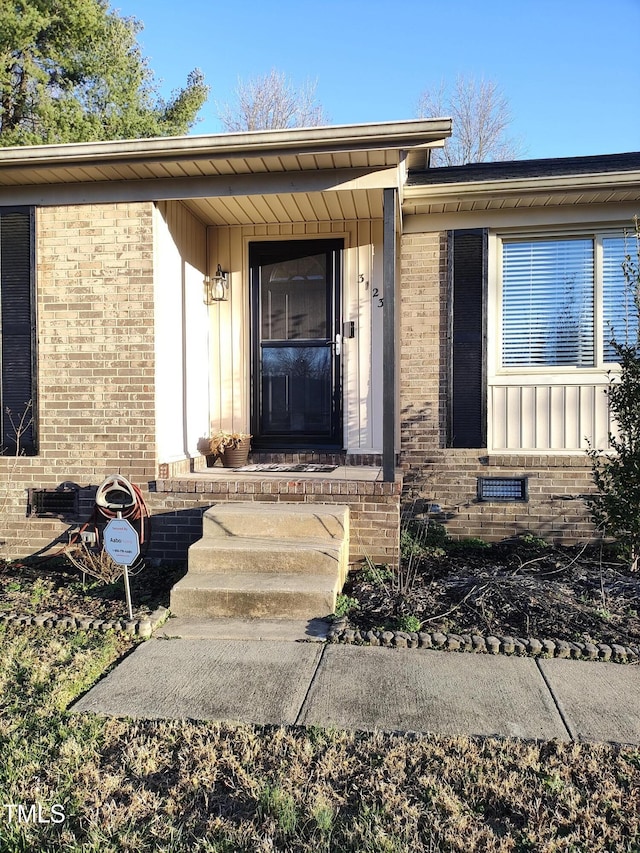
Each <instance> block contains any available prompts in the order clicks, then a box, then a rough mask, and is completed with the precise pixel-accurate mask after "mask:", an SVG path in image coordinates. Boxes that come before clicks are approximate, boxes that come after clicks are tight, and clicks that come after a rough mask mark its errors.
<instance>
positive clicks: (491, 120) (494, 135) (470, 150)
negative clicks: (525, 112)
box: [418, 76, 522, 166]
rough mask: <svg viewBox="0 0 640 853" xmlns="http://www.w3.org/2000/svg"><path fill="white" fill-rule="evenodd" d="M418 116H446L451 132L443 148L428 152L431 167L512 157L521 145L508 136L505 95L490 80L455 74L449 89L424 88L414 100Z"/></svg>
mask: <svg viewBox="0 0 640 853" xmlns="http://www.w3.org/2000/svg"><path fill="white" fill-rule="evenodd" d="M418 115H419V116H420V118H436V117H441V116H450V117H451V118H452V119H453V135H452V136H451V137H450V138H449V139H447V140H446V141H445V145H444V148H435V149H433V151H432V159H431V162H432V165H434V166H462V165H464V164H466V163H482V162H485V161H488V160H514V159H517V158H518V157H519V156H522V145H521V143H520V142H519V141H518V140H515V139H513V138H511V137H509V136H508V134H507V128H508V126H509V124H510V123H511V110H510V108H509V102H508V101H507V98H506V97H505V95H504V94H503V93H502V92H501V91H500V88H499V86H498V84H497V83H495V82H494V81H492V80H488V81H485V80H482V79H481V80H479V81H478V80H475V79H474V78H473V77H469V78H467V77H463V76H458V77H457V78H456V82H455V84H454V86H453V88H452V89H449V88H448V87H447V86H446V85H445V83H441V84H440V87H439V88H438V89H436V90H429V89H427V90H426V91H424V92H423V93H422V94H421V95H420V98H419V100H418Z"/></svg>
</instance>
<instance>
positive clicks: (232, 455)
mask: <svg viewBox="0 0 640 853" xmlns="http://www.w3.org/2000/svg"><path fill="white" fill-rule="evenodd" d="M250 449H251V442H250V441H249V439H248V438H247V439H244V440H243V441H240V442H239V443H238V446H237V447H227V448H225V450H224V452H223V453H222V454H221V455H220V458H221V459H222V464H223V466H224V467H225V468H242V466H243V465H246V464H247V460H248V459H249V450H250Z"/></svg>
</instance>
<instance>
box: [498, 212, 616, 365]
mask: <svg viewBox="0 0 640 853" xmlns="http://www.w3.org/2000/svg"><path fill="white" fill-rule="evenodd" d="M625 233H626V234H627V235H628V238H629V241H630V244H631V243H632V242H633V235H632V234H631V228H630V226H629V224H628V223H627V224H624V225H620V226H610V225H607V226H604V227H602V228H599V227H590V228H587V229H567V228H551V227H550V228H548V229H536V230H522V231H513V232H495V233H493V234H490V235H489V257H493V258H494V259H495V262H494V264H492V265H490V274H489V282H488V285H489V304H490V305H493V308H494V310H491V311H489V312H488V324H489V325H488V337H489V341H490V342H491V341H493V342H494V345H493V346H489V352H488V362H489V363H488V375H489V377H498V376H505V377H506V376H528V375H532V376H535V377H536V379H540V378H541V377H549V380H550V381H553V378H555V379H556V380H557V381H563V380H566V379H568V378H569V377H573V381H574V382H575V381H576V379H577V377H578V376H584V377H586V376H588V375H589V374H598V375H602V372H603V371H606V370H609V369H613V370H615V368H616V366H617V363H616V362H608V361H605V360H604V343H603V330H604V317H603V268H604V262H603V239H604V238H605V237H623V236H624V235H625ZM571 238H582V239H585V238H587V239H592V240H593V241H594V363H593V365H585V366H583V367H579V366H576V365H560V366H549V365H517V366H512V367H505V366H503V364H502V344H503V329H502V310H503V301H502V294H503V290H502V287H503V280H502V270H503V245H504V243H505V242H523V243H526V242H532V241H535V240H541V241H543V240H563V239H567V240H568V239H571ZM632 251H633V249H632Z"/></svg>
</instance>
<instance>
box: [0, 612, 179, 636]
mask: <svg viewBox="0 0 640 853" xmlns="http://www.w3.org/2000/svg"><path fill="white" fill-rule="evenodd" d="M168 617H169V610H168V609H167V608H166V607H157V608H156V609H155V610H154V611H153V613H150V614H149V616H140V617H139V618H135V619H127V618H124V619H94V618H93V617H92V616H58V615H57V614H55V613H40V614H37V615H36V616H25V615H22V614H19V613H3V614H2V615H0V622H4V623H5V624H9V625H35V626H37V627H39V628H67V629H69V630H72V631H91V630H94V631H103V632H106V631H122V632H124V633H125V634H130V635H131V636H132V637H133V636H137V637H142V638H143V639H146V638H148V637H150V636H151V635H152V633H153V632H154V631H155V630H156V628H159V627H160V625H162V624H163V623H164V622H166V620H167V619H168Z"/></svg>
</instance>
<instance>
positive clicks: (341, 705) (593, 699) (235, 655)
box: [72, 620, 640, 745]
mask: <svg viewBox="0 0 640 853" xmlns="http://www.w3.org/2000/svg"><path fill="white" fill-rule="evenodd" d="M176 622H177V620H176ZM172 623H173V620H170V622H169V623H167V626H166V627H165V630H164V632H162V633H158V634H156V636H155V637H153V638H152V639H151V640H149V641H147V642H146V643H144V644H143V645H141V646H140V647H139V648H137V649H136V650H135V651H134V652H133V653H132V654H131V655H129V657H127V658H126V659H125V660H124V661H122V663H120V664H119V665H118V666H117V667H116V669H115V670H114V671H113V672H112V673H110V674H109V675H108V676H107V677H106V678H104V679H103V680H102V681H100V682H99V683H98V684H97V685H96V686H95V687H93V688H92V689H91V690H90V691H89V692H88V693H87V694H86V695H85V696H84V697H83V698H82V699H80V700H79V701H78V702H77V703H76V704H75V705H74V706H73V708H72V710H73V711H74V712H85V711H89V712H94V713H98V714H106V715H109V716H118V717H125V716H130V717H138V718H140V717H142V718H186V719H199V720H226V721H233V722H242V723H255V724H275V725H303V726H312V725H313V726H323V727H336V728H345V729H360V730H365V731H372V730H385V731H411V732H431V733H434V734H443V735H457V734H464V735H477V736H499V737H518V738H524V739H542V740H549V739H552V738H558V739H560V740H595V741H612V742H619V743H629V744H639V745H640V667H638V666H633V665H621V664H615V663H602V662H583V661H575V660H563V659H550V660H540V659H534V658H526V657H510V656H505V655H480V654H469V653H458V652H440V651H431V650H425V649H388V648H377V647H367V646H342V645H332V644H324V643H322V642H317V641H316V642H314V641H313V639H314V638H315V639H317V637H318V634H319V633H321V632H320V631H319V629H318V628H317V626H315V627H314V626H311V629H307V630H306V631H302V636H305V635H306V638H307V639H308V640H311V641H308V642H295V641H294V640H295V639H296V638H297V637H299V635H300V631H297V632H296V631H295V630H293V631H292V632H289V633H287V635H286V636H288V637H290V638H289V639H283V638H282V637H283V625H282V623H281V625H280V629H279V630H278V626H277V625H276V626H275V627H274V626H273V623H253V625H252V635H251V637H250V638H247V631H246V623H244V628H245V630H243V625H242V624H235V625H234V623H231V624H230V625H228V626H227V629H226V630H223V628H224V624H223V623H224V620H220V621H219V623H218V625H217V626H216V631H217V633H218V634H222V635H223V636H206V634H209V635H210V634H211V633H212V632H211V631H207V630H206V624H205V626H203V625H202V624H201V625H197V624H196V625H193V624H191V625H183V624H181V625H179V626H178V628H179V630H178V628H176V627H174V625H173V624H172ZM209 624H210V623H209ZM172 631H173V632H176V633H180V634H181V637H180V638H178V637H175V636H172ZM259 637H263V639H259ZM276 637H277V638H276Z"/></svg>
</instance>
